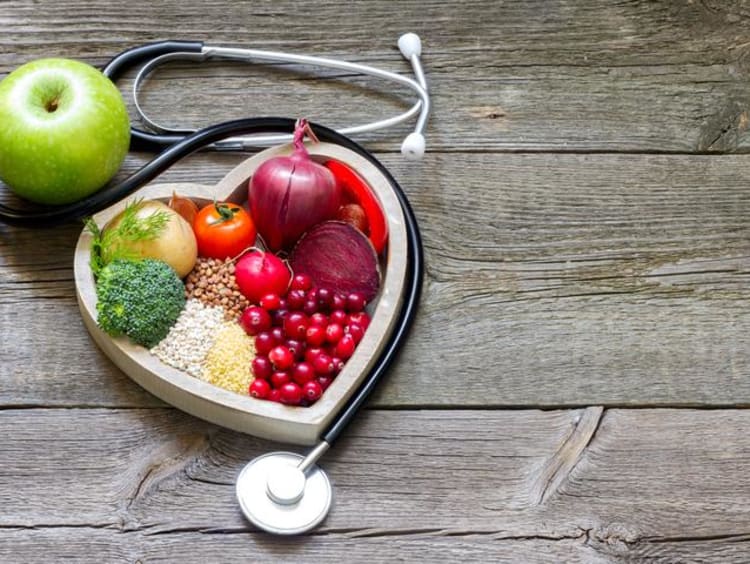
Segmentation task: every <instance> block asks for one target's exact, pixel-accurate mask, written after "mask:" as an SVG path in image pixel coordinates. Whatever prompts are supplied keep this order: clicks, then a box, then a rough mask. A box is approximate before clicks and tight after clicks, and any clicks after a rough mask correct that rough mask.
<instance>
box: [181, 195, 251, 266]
mask: <svg viewBox="0 0 750 564" xmlns="http://www.w3.org/2000/svg"><path fill="white" fill-rule="evenodd" d="M193 230H194V231H195V237H196V238H197V239H198V254H199V255H200V256H202V257H210V258H215V259H225V258H234V257H236V256H238V255H239V254H240V253H242V251H244V250H245V249H248V248H250V247H252V246H253V245H254V244H255V237H256V235H257V231H256V229H255V223H254V222H253V219H252V218H251V217H250V214H248V213H247V212H246V211H245V210H244V209H243V208H242V207H241V206H239V205H237V204H229V203H217V202H214V203H212V204H208V205H207V206H204V207H203V208H202V209H201V210H200V211H199V212H198V214H197V215H196V216H195V221H194V222H193Z"/></svg>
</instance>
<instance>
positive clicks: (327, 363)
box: [312, 352, 335, 374]
mask: <svg viewBox="0 0 750 564" xmlns="http://www.w3.org/2000/svg"><path fill="white" fill-rule="evenodd" d="M312 366H313V368H314V369H315V373H316V374H333V372H334V370H335V367H334V365H333V359H332V358H331V357H330V356H329V355H327V354H326V353H323V352H322V353H320V354H318V355H316V356H315V357H314V358H313V359H312Z"/></svg>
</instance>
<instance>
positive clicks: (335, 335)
mask: <svg viewBox="0 0 750 564" xmlns="http://www.w3.org/2000/svg"><path fill="white" fill-rule="evenodd" d="M343 335H344V328H343V327H342V326H341V325H339V324H338V323H329V324H328V326H327V327H326V341H328V342H329V343H332V344H335V343H338V342H339V340H340V339H341V337H342V336H343Z"/></svg>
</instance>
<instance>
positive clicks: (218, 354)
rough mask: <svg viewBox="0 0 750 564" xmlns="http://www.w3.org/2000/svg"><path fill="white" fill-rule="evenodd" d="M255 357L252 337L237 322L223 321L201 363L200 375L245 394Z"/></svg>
mask: <svg viewBox="0 0 750 564" xmlns="http://www.w3.org/2000/svg"><path fill="white" fill-rule="evenodd" d="M253 358H255V345H254V343H253V338H252V337H250V336H248V335H247V333H245V331H244V329H242V327H240V326H239V324H238V323H237V322H234V321H232V322H226V323H224V324H222V326H221V328H220V329H219V331H218V333H217V334H216V338H215V340H214V344H213V346H212V347H211V348H210V349H209V351H208V354H207V355H206V359H205V361H204V365H203V374H202V379H203V380H205V381H206V382H210V383H212V384H214V385H216V386H220V387H222V388H225V389H227V390H231V391H233V392H237V393H238V394H247V393H248V387H249V386H250V382H252V381H253V374H252V371H251V368H250V364H251V363H252V361H253Z"/></svg>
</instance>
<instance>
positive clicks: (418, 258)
mask: <svg viewBox="0 0 750 564" xmlns="http://www.w3.org/2000/svg"><path fill="white" fill-rule="evenodd" d="M315 132H316V133H317V129H315ZM319 137H320V136H319ZM344 146H345V147H347V148H348V149H351V150H352V151H355V152H357V153H359V154H360V155H361V156H363V157H364V158H366V159H367V160H369V161H370V162H371V163H372V164H373V165H375V166H376V167H377V168H378V170H379V171H380V172H381V173H382V174H383V175H384V176H385V177H386V178H387V179H388V181H389V182H390V183H391V187H392V188H393V191H394V193H395V194H396V197H397V198H398V201H399V203H400V204H401V209H402V211H403V213H404V220H405V227H406V240H407V264H406V282H405V284H407V287H406V288H405V289H404V296H403V301H402V303H401V309H400V311H399V314H398V320H397V321H396V327H395V329H394V330H393V332H392V333H391V336H390V338H389V339H388V342H387V343H386V345H385V347H384V348H383V350H382V351H381V353H380V357H379V358H378V361H377V362H376V363H375V366H373V368H372V369H371V370H370V373H369V374H368V375H367V378H366V379H365V381H364V383H363V384H362V385H361V386H360V387H359V388H358V389H357V391H356V392H355V394H354V395H353V396H352V398H351V399H350V400H349V402H348V403H347V404H346V406H345V407H344V408H343V409H342V410H341V411H340V412H339V413H338V414H337V415H336V417H335V418H334V420H333V422H332V423H331V424H330V426H329V427H328V428H327V429H326V430H325V432H324V433H323V435H322V436H321V440H323V441H325V442H326V443H328V444H329V445H331V444H333V442H334V441H335V440H336V439H337V438H338V436H339V435H340V434H341V432H342V431H343V430H344V429H345V428H346V426H347V425H348V424H349V422H350V421H351V419H352V417H354V415H355V414H356V413H357V411H358V410H359V408H360V407H361V406H362V404H363V403H364V402H365V400H366V399H367V397H368V396H369V395H370V392H372V390H373V389H374V388H375V386H376V385H377V384H378V382H380V380H381V378H382V377H383V375H384V374H385V372H386V371H387V370H388V369H389V368H390V366H391V364H392V363H393V361H394V360H395V359H396V356H397V354H398V352H399V351H400V350H401V347H402V345H403V342H404V340H405V339H406V336H407V334H408V333H409V330H410V329H411V325H412V323H413V321H414V317H415V316H416V313H417V306H418V305H419V299H420V296H421V294H422V279H423V278H424V254H423V251H422V236H421V234H420V232H419V224H418V223H417V218H416V217H415V215H414V210H413V209H412V207H411V204H410V203H409V199H408V198H407V197H406V194H405V193H404V191H403V189H402V188H401V186H400V185H399V184H398V182H396V179H395V178H393V176H392V175H391V173H390V172H389V171H388V169H387V168H385V166H383V165H382V164H381V163H380V162H379V161H378V160H377V159H376V158H375V157H374V156H372V155H371V154H370V153H369V152H367V151H365V150H364V149H363V148H362V147H360V146H359V145H357V144H356V143H354V142H352V141H349V140H348V139H347V143H346V144H344Z"/></svg>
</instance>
